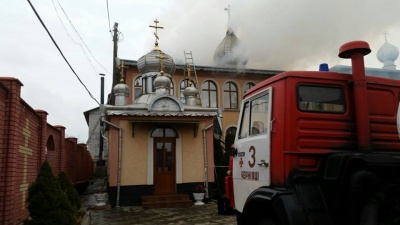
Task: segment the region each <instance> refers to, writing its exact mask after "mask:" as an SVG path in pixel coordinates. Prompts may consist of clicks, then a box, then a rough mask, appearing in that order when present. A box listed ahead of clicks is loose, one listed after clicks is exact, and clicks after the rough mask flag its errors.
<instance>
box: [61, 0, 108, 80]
mask: <svg viewBox="0 0 400 225" xmlns="http://www.w3.org/2000/svg"><path fill="white" fill-rule="evenodd" d="M57 3H58V5H59V6H60V8H61V10H62V11H63V13H64V15H65V17H67V19H68V21H69V23H70V24H71V26H72V28H73V29H74V31H75V33H76V34H77V35H78V37H79V39H81V41H82V43H83V44H84V45H85V47H86V49H87V50H88V52H89V53H90V55H91V56H92V58H93V59H94V61H96V62H97V64H99V65H100V66H101V68H103V69H104V71H106V72H107V73H108V74H110V72H108V71H107V69H106V68H104V66H103V65H101V63H100V62H99V61H97V59H96V58H95V57H94V56H93V54H92V52H91V51H90V49H89V47H88V46H87V45H86V43H85V41H83V39H82V37H81V35H80V34H79V33H78V31H77V30H76V29H75V26H74V24H72V21H71V20H70V19H69V17H68V15H67V13H66V12H65V10H64V8H63V7H62V6H61V4H60V2H59V1H58V0H57Z"/></svg>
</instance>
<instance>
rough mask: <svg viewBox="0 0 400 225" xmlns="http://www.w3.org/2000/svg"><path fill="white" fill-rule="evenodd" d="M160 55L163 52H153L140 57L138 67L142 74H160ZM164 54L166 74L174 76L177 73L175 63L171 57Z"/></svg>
mask: <svg viewBox="0 0 400 225" xmlns="http://www.w3.org/2000/svg"><path fill="white" fill-rule="evenodd" d="M160 54H161V50H152V51H151V52H149V53H147V54H146V55H144V56H142V57H140V59H139V60H138V62H137V67H138V69H139V71H140V73H141V74H145V73H150V72H157V73H158V72H160V71H161V65H160V58H158V57H160ZM162 54H163V57H164V58H163V59H162V61H163V66H164V73H167V74H171V75H173V74H174V73H175V63H174V60H173V59H172V57H171V56H169V55H167V54H165V53H162Z"/></svg>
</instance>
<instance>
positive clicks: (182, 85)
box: [180, 79, 196, 104]
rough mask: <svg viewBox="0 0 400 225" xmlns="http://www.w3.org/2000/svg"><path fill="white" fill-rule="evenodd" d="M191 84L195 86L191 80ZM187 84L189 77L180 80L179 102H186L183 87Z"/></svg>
mask: <svg viewBox="0 0 400 225" xmlns="http://www.w3.org/2000/svg"><path fill="white" fill-rule="evenodd" d="M192 85H193V86H194V87H196V83H195V82H193V81H192ZM188 86H189V79H185V80H183V81H182V82H181V85H180V99H181V102H182V103H184V104H185V103H186V99H185V96H184V95H183V92H184V91H185V89H186V88H187V87H188Z"/></svg>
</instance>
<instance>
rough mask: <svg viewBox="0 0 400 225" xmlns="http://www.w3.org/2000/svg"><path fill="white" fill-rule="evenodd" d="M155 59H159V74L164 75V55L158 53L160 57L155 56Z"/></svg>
mask: <svg viewBox="0 0 400 225" xmlns="http://www.w3.org/2000/svg"><path fill="white" fill-rule="evenodd" d="M155 57H156V58H158V59H160V74H161V75H164V63H163V59H166V58H167V57H165V56H164V53H163V52H162V51H160V55H157V56H155Z"/></svg>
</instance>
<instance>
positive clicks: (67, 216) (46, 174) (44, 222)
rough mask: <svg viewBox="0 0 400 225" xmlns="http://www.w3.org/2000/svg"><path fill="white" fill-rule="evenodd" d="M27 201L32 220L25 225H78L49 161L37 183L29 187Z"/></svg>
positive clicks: (43, 166) (45, 163) (41, 170)
mask: <svg viewBox="0 0 400 225" xmlns="http://www.w3.org/2000/svg"><path fill="white" fill-rule="evenodd" d="M27 201H28V203H29V205H28V210H29V212H30V216H31V218H30V220H27V221H25V224H28V225H36V224H41V225H50V224H57V225H74V224H76V220H75V217H74V210H73V208H72V207H71V204H70V202H69V201H68V197H67V195H66V193H64V192H63V191H62V190H61V188H60V184H59V182H58V180H57V178H56V177H55V176H54V175H53V171H52V169H51V167H50V165H49V163H48V162H47V161H45V162H44V163H43V164H42V166H41V168H40V171H39V174H38V176H37V178H36V180H35V182H34V183H33V184H32V185H31V186H30V187H29V190H28V199H27Z"/></svg>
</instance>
